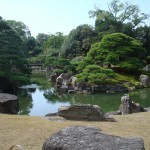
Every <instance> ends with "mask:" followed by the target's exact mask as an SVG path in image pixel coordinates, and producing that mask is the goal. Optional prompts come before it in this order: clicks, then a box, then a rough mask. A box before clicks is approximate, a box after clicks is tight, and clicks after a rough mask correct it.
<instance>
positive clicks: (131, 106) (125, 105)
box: [119, 94, 145, 115]
mask: <svg viewBox="0 0 150 150" xmlns="http://www.w3.org/2000/svg"><path fill="white" fill-rule="evenodd" d="M119 111H120V112H121V114H122V115H125V114H131V113H137V112H144V111H145V110H144V108H142V107H141V106H140V104H137V103H134V102H133V101H131V99H130V97H129V95H128V94H125V95H124V96H123V97H121V105H120V107H119Z"/></svg>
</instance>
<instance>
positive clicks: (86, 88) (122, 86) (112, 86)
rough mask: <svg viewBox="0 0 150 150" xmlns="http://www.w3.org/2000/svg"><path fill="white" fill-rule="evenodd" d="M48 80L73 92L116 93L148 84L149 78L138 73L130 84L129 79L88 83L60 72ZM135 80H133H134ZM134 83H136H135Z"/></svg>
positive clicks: (149, 82)
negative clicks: (137, 79) (136, 78)
mask: <svg viewBox="0 0 150 150" xmlns="http://www.w3.org/2000/svg"><path fill="white" fill-rule="evenodd" d="M50 81H52V82H53V81H54V82H55V83H56V87H57V89H58V90H59V89H61V90H64V91H68V93H73V92H83V93H101V92H105V93H118V92H128V91H131V90H135V89H136V88H144V87H149V86H150V78H149V77H148V76H147V75H143V74H142V75H140V77H139V82H136V83H134V84H132V82H129V81H120V82H118V83H117V82H116V83H115V82H114V83H107V82H106V83H101V84H93V85H90V84H88V82H78V78H77V77H75V76H71V75H69V74H65V73H62V74H60V75H59V76H55V77H54V76H50ZM134 82H135V81H134ZM135 84H136V85H135Z"/></svg>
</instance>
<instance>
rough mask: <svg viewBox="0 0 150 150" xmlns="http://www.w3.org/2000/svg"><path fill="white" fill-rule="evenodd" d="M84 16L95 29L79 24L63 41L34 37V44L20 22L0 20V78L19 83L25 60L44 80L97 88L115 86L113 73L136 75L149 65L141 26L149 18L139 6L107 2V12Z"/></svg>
mask: <svg viewBox="0 0 150 150" xmlns="http://www.w3.org/2000/svg"><path fill="white" fill-rule="evenodd" d="M89 15H90V17H94V18H95V26H94V27H92V26H90V25H88V24H83V25H79V26H78V27H77V28H75V29H73V30H71V32H70V33H69V34H68V35H63V33H61V32H57V33H55V34H45V33H39V34H38V35H37V36H36V38H35V37H32V36H31V33H30V30H29V28H28V27H27V26H26V25H25V24H24V23H23V22H20V21H19V22H18V21H15V20H8V21H4V20H2V19H0V30H1V32H0V45H1V49H0V57H1V59H0V67H1V68H2V69H1V71H0V74H4V73H5V74H9V75H10V76H11V77H12V78H13V80H17V79H19V80H24V78H22V75H25V76H26V77H27V76H28V74H29V73H30V71H29V64H28V62H27V60H28V61H29V62H30V64H40V65H43V66H42V67H43V68H46V69H47V71H48V73H49V74H60V73H72V74H73V75H74V74H77V77H78V80H79V81H80V82H83V81H84V82H88V83H90V84H96V83H97V84H99V83H104V82H106V83H107V82H116V81H117V82H118V80H116V77H117V76H118V78H119V77H120V76H119V75H118V74H116V73H115V72H114V71H115V70H114V71H112V70H113V69H114V67H115V68H121V70H122V72H126V71H128V72H129V70H130V71H134V72H136V71H138V70H139V69H142V68H143V67H144V65H147V64H149V63H150V46H149V45H150V44H149V43H150V27H149V26H148V25H144V21H145V20H146V19H148V18H149V15H147V14H144V13H142V12H141V11H140V9H139V7H138V6H136V5H130V4H129V3H127V2H124V3H123V2H120V1H119V0H112V2H110V3H109V4H108V10H103V9H99V8H98V7H95V10H93V11H90V12H89ZM143 25H144V26H143ZM18 62H19V63H18ZM111 69H112V70H111ZM2 70H3V71H2ZM14 70H15V71H14ZM16 70H17V71H16ZM8 72H9V73H8ZM15 73H17V74H16V76H15V77H14V76H12V75H14V74H15ZM117 73H118V72H117ZM20 74H21V76H20ZM112 74H113V76H112Z"/></svg>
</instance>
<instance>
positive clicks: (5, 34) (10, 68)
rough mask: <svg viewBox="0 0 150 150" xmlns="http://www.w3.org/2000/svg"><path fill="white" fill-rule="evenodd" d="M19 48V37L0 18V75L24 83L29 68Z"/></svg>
mask: <svg viewBox="0 0 150 150" xmlns="http://www.w3.org/2000/svg"><path fill="white" fill-rule="evenodd" d="M21 48H22V40H21V38H20V37H19V36H18V35H17V34H16V32H15V31H14V30H13V29H12V28H11V27H10V26H9V25H8V24H7V22H6V21H4V20H2V19H0V76H6V77H8V78H10V79H11V80H13V81H16V82H23V83H25V82H26V81H29V78H28V75H29V74H30V69H29V64H28V62H27V60H26V59H25V57H24V55H23V53H22V51H21Z"/></svg>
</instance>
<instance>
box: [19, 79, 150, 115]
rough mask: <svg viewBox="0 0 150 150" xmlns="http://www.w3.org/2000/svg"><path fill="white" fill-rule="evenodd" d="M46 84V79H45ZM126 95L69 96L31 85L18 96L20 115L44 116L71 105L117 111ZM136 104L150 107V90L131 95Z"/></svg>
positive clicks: (22, 89)
mask: <svg viewBox="0 0 150 150" xmlns="http://www.w3.org/2000/svg"><path fill="white" fill-rule="evenodd" d="M44 80H45V82H47V81H46V79H44ZM123 95H124V93H119V94H105V93H101V94H92V95H89V94H77V93H75V94H68V93H65V92H56V90H55V88H54V86H53V85H50V84H48V86H46V87H44V86H42V85H41V86H39V84H31V85H26V86H22V87H21V88H20V92H19V94H18V97H19V102H20V111H19V114H24V115H30V116H44V115H46V114H48V113H54V112H57V111H58V108H59V107H60V106H63V105H65V106H69V105H71V104H93V105H99V106H101V107H102V108H103V110H104V112H107V111H115V110H117V109H118V107H119V105H120V99H121V97H122V96H123ZM129 95H130V97H131V99H132V100H133V101H134V102H137V103H140V105H141V106H143V107H150V88H147V89H141V90H136V91H134V92H131V93H129Z"/></svg>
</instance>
